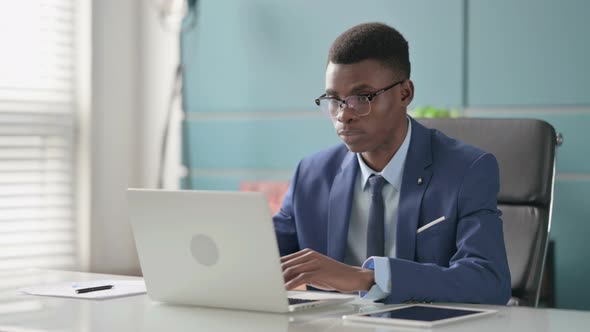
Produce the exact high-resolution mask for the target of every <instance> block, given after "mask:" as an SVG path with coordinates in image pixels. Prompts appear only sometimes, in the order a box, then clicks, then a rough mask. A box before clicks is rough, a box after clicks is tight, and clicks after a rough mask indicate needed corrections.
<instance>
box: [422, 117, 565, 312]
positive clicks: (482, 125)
mask: <svg viewBox="0 0 590 332" xmlns="http://www.w3.org/2000/svg"><path fill="white" fill-rule="evenodd" d="M418 121H419V122H420V123H421V124H423V125H425V126H426V127H429V128H433V129H438V130H440V131H442V132H443V133H445V134H446V135H447V136H450V137H453V138H456V139H458V140H461V141H463V142H465V143H468V144H471V145H474V146H477V147H479V148H481V149H483V150H485V151H487V152H490V153H492V154H494V155H495V156H496V159H497V160H498V164H499V167H500V192H499V193H498V208H499V209H500V210H501V211H502V220H503V221H504V240H505V243H506V251H507V255H508V264H509V266H510V273H511V275H512V296H513V299H515V300H516V303H518V304H520V305H526V306H534V307H536V306H537V305H538V302H539V297H540V288H541V281H542V274H543V269H544V264H545V256H546V253H547V245H548V242H549V230H550V227H551V212H552V206H553V188H554V184H555V156H556V146H557V136H556V133H555V130H554V128H553V127H552V126H551V125H550V124H548V123H547V122H544V121H541V120H533V119H477V118H458V119H419V120H418Z"/></svg>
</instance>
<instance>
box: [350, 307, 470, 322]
mask: <svg viewBox="0 0 590 332" xmlns="http://www.w3.org/2000/svg"><path fill="white" fill-rule="evenodd" d="M480 312H481V311H479V310H464V309H450V308H437V307H423V306H411V307H406V308H401V309H395V308H393V309H392V310H389V311H384V312H376V313H373V314H366V315H361V316H362V317H375V318H393V319H406V320H418V321H424V322H434V321H437V320H442V319H448V318H455V317H462V316H469V315H474V314H478V313H480Z"/></svg>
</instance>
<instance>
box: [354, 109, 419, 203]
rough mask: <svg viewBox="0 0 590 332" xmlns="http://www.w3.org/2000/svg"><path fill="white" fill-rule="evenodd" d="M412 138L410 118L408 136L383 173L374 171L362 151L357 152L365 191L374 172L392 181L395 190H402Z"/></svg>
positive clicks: (389, 181)
mask: <svg viewBox="0 0 590 332" xmlns="http://www.w3.org/2000/svg"><path fill="white" fill-rule="evenodd" d="M411 138H412V121H410V119H408V132H407V133H406V137H405V138H404V141H403V142H402V145H400V147H399V149H398V150H397V152H396V153H395V154H394V155H393V157H392V158H391V160H389V162H388V163H387V165H385V167H384V168H383V170H382V171H381V173H379V172H376V171H374V170H373V169H372V168H371V167H369V166H368V165H367V164H366V163H365V161H364V160H363V158H362V157H361V154H360V153H357V154H356V157H357V159H358V163H359V166H360V169H361V173H360V174H361V181H362V182H361V183H362V186H363V191H364V190H366V188H367V183H368V182H369V177H370V176H371V175H373V174H377V175H381V176H383V178H385V180H387V182H388V183H390V184H391V185H392V186H393V188H395V190H397V191H398V192H399V191H400V188H401V184H402V175H403V174H402V173H403V170H404V164H405V163H406V156H407V155H408V148H409V147H410V140H411Z"/></svg>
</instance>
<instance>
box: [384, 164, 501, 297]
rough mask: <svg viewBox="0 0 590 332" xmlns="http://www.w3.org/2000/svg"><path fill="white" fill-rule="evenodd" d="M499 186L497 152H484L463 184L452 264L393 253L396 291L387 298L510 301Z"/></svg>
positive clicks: (393, 277)
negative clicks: (403, 257)
mask: <svg viewBox="0 0 590 332" xmlns="http://www.w3.org/2000/svg"><path fill="white" fill-rule="evenodd" d="M498 191H499V170H498V163H497V161H496V158H495V157H494V156H493V155H491V154H483V155H482V156H480V157H479V158H478V159H477V160H475V161H474V162H473V163H472V164H471V166H470V167H469V169H468V170H467V172H466V174H465V176H464V178H463V183H462V184H461V187H460V188H459V192H458V197H457V214H458V219H457V228H456V242H455V245H456V252H455V254H454V255H453V256H452V257H451V259H450V261H449V266H448V267H443V266H438V265H436V264H430V263H417V262H413V261H408V260H403V259H397V258H390V268H391V283H392V285H391V293H390V294H389V296H388V297H387V298H386V299H385V300H384V301H385V302H386V303H400V302H406V301H426V302H465V303H486V304H502V305H503V304H506V303H507V302H508V300H509V298H510V295H511V282H510V271H509V268H508V262H507V257H506V248H505V246H504V235H503V230H502V220H501V219H500V214H501V213H500V211H499V210H498V208H497V194H498Z"/></svg>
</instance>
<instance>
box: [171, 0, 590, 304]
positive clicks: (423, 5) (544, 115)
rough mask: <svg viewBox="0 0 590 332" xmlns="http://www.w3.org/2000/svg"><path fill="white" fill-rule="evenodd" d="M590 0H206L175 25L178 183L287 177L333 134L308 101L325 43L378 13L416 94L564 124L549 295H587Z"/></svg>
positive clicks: (564, 298)
mask: <svg viewBox="0 0 590 332" xmlns="http://www.w3.org/2000/svg"><path fill="white" fill-rule="evenodd" d="M588 12H590V1H583V0H561V1H557V0H555V1H552V0H495V1H486V0H467V1H464V0H450V1H448V0H447V1H437V0H418V1H397V0H365V1H350V0H340V1H338V0H330V1H312V0H299V1H276V0H224V1H218V0H217V1H215V0H206V1H200V4H199V16H198V21H197V22H198V23H197V25H196V26H195V27H194V28H193V29H187V30H185V31H184V33H183V35H182V43H183V52H182V56H183V64H184V66H185V78H184V84H185V85H184V95H185V108H186V110H187V112H188V113H187V117H186V119H185V129H186V136H185V148H186V150H185V152H186V153H185V162H187V164H188V165H190V172H189V176H187V177H186V178H185V179H183V183H184V185H185V186H190V187H192V188H199V189H230V190H235V189H238V187H239V183H240V181H243V180H288V179H289V178H290V176H291V173H292V169H293V167H294V166H295V164H296V163H297V161H298V160H300V159H301V158H302V157H304V156H305V155H308V154H310V153H312V152H314V151H317V150H319V149H321V148H323V147H327V146H330V145H332V144H335V143H338V138H337V136H336V135H335V133H334V132H333V129H332V126H331V123H330V121H329V120H328V119H326V118H323V117H322V116H321V115H320V114H319V112H318V111H317V110H316V109H315V107H314V104H313V100H314V98H316V97H317V96H318V95H320V94H321V93H322V91H323V84H324V69H325V64H326V55H327V52H328V49H329V47H330V44H331V42H332V41H333V39H334V38H336V36H338V34H340V33H341V32H343V31H344V30H346V29H347V28H349V27H351V26H352V25H354V24H357V23H362V22H368V21H381V22H384V23H387V24H390V25H392V26H394V27H396V28H397V29H399V30H400V32H402V34H404V36H405V37H406V38H407V39H408V41H409V43H410V55H411V62H412V66H413V68H412V79H413V81H414V83H415V85H416V98H415V100H414V102H413V105H414V106H423V105H435V106H442V107H461V108H463V109H464V110H465V113H466V115H469V116H481V117H535V118H541V119H545V120H547V121H549V122H550V123H551V124H553V125H554V126H555V127H556V129H557V131H559V132H562V133H563V134H564V136H565V145H564V146H563V147H562V148H560V149H559V156H558V160H559V161H558V181H557V185H556V191H555V212H554V220H553V228H552V239H553V240H555V246H556V268H557V271H556V283H557V284H556V292H557V305H558V307H562V308H577V309H590V300H589V299H590V286H588V285H587V283H585V282H584V281H585V279H587V276H588V275H590V250H585V248H584V246H583V244H584V242H585V241H586V238H588V237H589V236H590V220H588V218H589V217H588V216H590V204H585V203H586V202H588V199H587V198H586V197H588V195H589V194H590V160H589V158H590V149H589V148H588V146H587V145H586V141H587V140H586V136H587V135H586V128H588V127H589V126H590V93H589V92H590V66H589V65H588V64H587V60H586V59H588V58H590V43H589V42H588V35H590V24H589V23H588V21H587V20H585V16H587V14H586V13H588Z"/></svg>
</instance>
